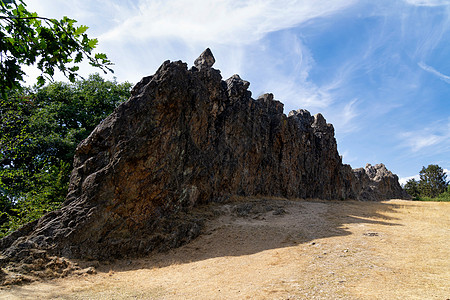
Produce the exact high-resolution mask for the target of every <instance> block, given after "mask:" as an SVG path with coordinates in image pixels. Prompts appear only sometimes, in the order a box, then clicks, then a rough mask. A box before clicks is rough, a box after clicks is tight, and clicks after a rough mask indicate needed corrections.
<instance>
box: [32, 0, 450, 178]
mask: <svg viewBox="0 0 450 300" xmlns="http://www.w3.org/2000/svg"><path fill="white" fill-rule="evenodd" d="M27 2H28V8H29V10H31V11H36V12H38V13H39V14H40V15H42V16H47V17H56V18H60V17H62V16H64V15H67V16H69V17H71V18H74V19H76V20H78V22H79V24H80V25H81V24H83V25H87V26H89V27H90V29H89V30H88V34H89V35H90V36H91V37H97V38H98V39H99V47H98V50H99V51H100V52H105V53H107V54H108V56H109V58H110V59H111V60H112V61H113V62H114V63H115V66H114V70H115V74H114V76H116V77H117V80H118V81H120V82H121V81H129V82H132V83H136V82H138V81H139V80H140V79H141V78H142V77H143V76H147V75H151V74H153V73H154V72H155V71H156V69H157V68H158V67H159V66H160V64H161V63H162V62H163V61H165V60H167V59H170V60H183V61H185V62H187V63H188V64H189V65H192V63H193V61H194V60H195V58H196V57H197V56H198V55H199V54H200V53H201V52H202V51H203V50H204V49H205V48H207V47H209V48H211V50H212V52H213V54H214V56H215V58H216V64H215V65H214V67H215V68H218V69H220V70H221V71H222V76H223V78H224V79H227V78H228V77H229V76H231V75H233V74H236V73H237V74H239V75H240V76H241V77H242V78H243V79H245V80H248V81H250V83H251V85H250V90H251V91H252V93H253V96H254V97H255V98H256V97H257V96H258V95H260V94H263V93H266V92H271V93H273V94H274V95H275V98H276V99H277V100H280V101H281V102H283V103H284V105H285V106H284V107H285V113H288V112H289V111H291V110H294V109H299V108H304V109H308V110H309V111H310V112H311V113H312V114H316V113H318V112H321V113H322V114H323V115H324V116H325V118H326V119H327V121H328V122H330V123H332V124H333V125H334V127H335V131H336V139H337V143H338V150H339V153H340V154H341V155H343V160H344V163H349V164H351V165H352V167H353V168H357V167H362V166H365V164H366V163H370V164H376V163H380V162H382V163H384V164H385V165H386V166H387V167H388V169H390V170H391V171H393V172H394V173H396V174H397V175H398V176H399V177H400V178H403V179H405V178H408V177H411V176H415V175H417V174H418V172H419V171H420V170H421V168H422V166H427V165H428V164H439V165H440V166H441V167H442V168H444V169H446V170H450V0H377V1H357V0H327V1H320V0H314V1H313V0H303V1H294V0H286V1H284V0H258V1H255V0H253V1H239V0H217V1H212V0H210V1H206V0H195V1H193V0H191V1H188V0H168V1H163V0H108V1H107V0H76V1H75V0H64V1H62V0H58V1H56V0H39V1H27ZM28 72H29V74H30V78H33V77H36V76H35V75H36V74H35V71H33V70H32V69H28ZM81 72H82V74H85V75H86V74H89V73H93V72H96V70H95V69H92V68H89V67H87V66H85V67H83V68H82V71H81ZM107 77H109V78H112V75H108V76H107ZM57 79H58V80H60V79H61V80H62V79H63V78H62V77H61V78H59V77H57ZM28 82H29V83H31V82H32V80H31V79H30V80H29V81H28ZM449 177H450V176H449Z"/></svg>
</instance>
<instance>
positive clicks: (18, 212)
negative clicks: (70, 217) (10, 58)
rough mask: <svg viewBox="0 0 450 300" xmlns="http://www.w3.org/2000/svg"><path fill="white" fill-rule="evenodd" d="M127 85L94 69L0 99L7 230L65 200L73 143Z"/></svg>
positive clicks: (1, 186) (1, 198)
mask: <svg viewBox="0 0 450 300" xmlns="http://www.w3.org/2000/svg"><path fill="white" fill-rule="evenodd" d="M130 89H131V84H130V83H121V84H119V83H117V82H116V81H105V80H104V79H103V78H101V77H100V76H99V75H98V74H95V75H91V76H89V78H88V79H83V80H77V81H76V82H75V83H63V82H56V83H52V84H49V85H47V86H45V87H41V88H34V89H29V88H28V89H24V90H23V92H22V93H20V94H19V93H18V92H14V93H12V92H11V93H10V94H9V97H7V98H6V99H4V98H3V99H0V116H1V119H0V208H1V209H2V212H3V214H2V216H0V224H2V223H4V225H5V226H4V227H5V228H6V230H10V229H12V228H15V227H18V226H20V225H21V224H23V223H24V222H27V221H31V220H33V219H36V218H38V217H40V216H41V215H42V214H44V213H45V212H46V211H50V210H53V209H55V208H56V207H58V206H59V205H60V204H61V203H62V202H63V200H64V198H65V196H66V193H67V186H68V182H69V175H70V171H71V169H72V161H73V156H74V153H75V149H76V146H77V145H78V143H79V142H80V141H81V140H83V139H84V138H86V137H87V136H88V135H89V133H90V132H91V131H92V130H93V129H94V128H95V126H96V125H97V124H98V123H100V122H101V121H102V120H103V119H104V118H106V117H107V116H108V115H109V114H110V113H111V112H112V111H113V110H114V108H115V107H117V106H118V105H119V104H120V103H121V102H123V101H124V100H126V99H127V98H128V97H129V93H130Z"/></svg>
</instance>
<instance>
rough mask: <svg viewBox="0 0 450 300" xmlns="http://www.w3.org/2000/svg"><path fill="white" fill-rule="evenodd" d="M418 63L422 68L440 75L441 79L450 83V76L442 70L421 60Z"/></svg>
mask: <svg viewBox="0 0 450 300" xmlns="http://www.w3.org/2000/svg"><path fill="white" fill-rule="evenodd" d="M418 65H419V67H420V68H421V69H422V70H424V71H427V72H429V73H431V74H433V75H436V76H437V77H439V79H441V80H443V81H445V82H447V83H450V76H447V75H444V74H442V73H441V72H439V71H438V70H436V69H435V68H433V67H431V66H429V65H427V64H425V63H424V62H419V63H418Z"/></svg>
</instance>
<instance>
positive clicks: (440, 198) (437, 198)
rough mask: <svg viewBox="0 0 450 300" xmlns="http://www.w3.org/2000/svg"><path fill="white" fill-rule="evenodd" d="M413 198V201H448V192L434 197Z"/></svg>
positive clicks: (449, 198) (449, 194)
mask: <svg viewBox="0 0 450 300" xmlns="http://www.w3.org/2000/svg"><path fill="white" fill-rule="evenodd" d="M413 200H415V201H434V202H450V193H442V194H440V195H439V196H437V197H436V198H431V197H423V196H422V197H416V198H414V199H413Z"/></svg>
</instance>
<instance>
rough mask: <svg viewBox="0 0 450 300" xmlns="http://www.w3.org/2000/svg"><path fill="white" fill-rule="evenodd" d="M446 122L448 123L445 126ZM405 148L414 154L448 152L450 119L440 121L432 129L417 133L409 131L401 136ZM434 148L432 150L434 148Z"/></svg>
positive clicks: (449, 146) (449, 145)
mask: <svg viewBox="0 0 450 300" xmlns="http://www.w3.org/2000/svg"><path fill="white" fill-rule="evenodd" d="M445 122H447V123H446V124H445ZM399 137H400V138H401V139H403V142H404V146H406V147H409V148H410V149H411V151H412V152H419V151H422V150H425V149H427V150H432V152H433V153H439V152H443V151H448V150H449V149H450V119H448V120H445V121H444V120H438V121H436V122H434V123H433V124H432V126H430V127H426V128H423V129H421V130H417V131H408V132H403V133H400V134H399ZM432 146H433V148H430V147H432Z"/></svg>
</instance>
